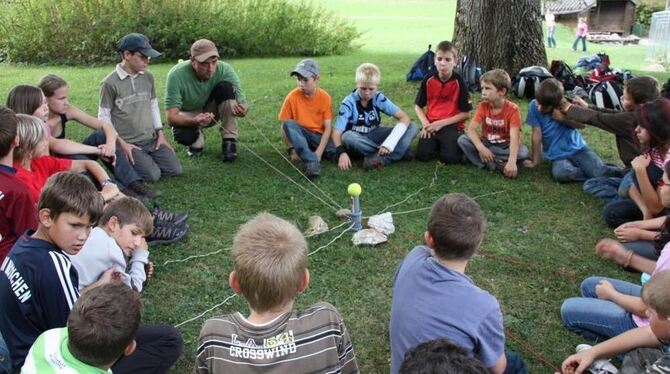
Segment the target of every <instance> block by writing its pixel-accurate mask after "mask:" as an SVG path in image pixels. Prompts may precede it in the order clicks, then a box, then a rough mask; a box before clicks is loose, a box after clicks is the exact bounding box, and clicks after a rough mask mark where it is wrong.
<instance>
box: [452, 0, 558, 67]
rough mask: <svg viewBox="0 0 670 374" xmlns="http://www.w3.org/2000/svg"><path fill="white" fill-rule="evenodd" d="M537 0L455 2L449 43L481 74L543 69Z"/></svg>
mask: <svg viewBox="0 0 670 374" xmlns="http://www.w3.org/2000/svg"><path fill="white" fill-rule="evenodd" d="M540 9H541V8H540V0H458V5H457V8H456V20H455V23H454V40H453V42H454V43H455V45H456V48H457V49H458V53H459V55H460V56H470V57H472V58H474V59H475V60H476V61H477V63H478V64H479V65H480V66H481V67H482V69H483V70H484V71H488V70H491V69H495V68H501V69H505V70H506V71H507V72H508V73H509V74H510V76H512V77H514V75H516V74H517V73H518V72H519V70H521V69H522V68H524V67H526V66H531V65H541V66H547V54H546V51H545V49H544V40H543V39H544V37H543V34H542V19H541V11H540Z"/></svg>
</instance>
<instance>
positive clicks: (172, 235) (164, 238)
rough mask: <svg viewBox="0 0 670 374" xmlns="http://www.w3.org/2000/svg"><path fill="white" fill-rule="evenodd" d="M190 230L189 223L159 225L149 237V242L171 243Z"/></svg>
mask: <svg viewBox="0 0 670 374" xmlns="http://www.w3.org/2000/svg"><path fill="white" fill-rule="evenodd" d="M187 232H188V224H187V223H184V224H181V225H170V226H158V227H154V231H153V232H152V233H151V235H150V236H148V237H147V244H149V245H156V244H170V243H174V242H176V241H177V240H179V239H181V238H183V237H184V235H186V233H187Z"/></svg>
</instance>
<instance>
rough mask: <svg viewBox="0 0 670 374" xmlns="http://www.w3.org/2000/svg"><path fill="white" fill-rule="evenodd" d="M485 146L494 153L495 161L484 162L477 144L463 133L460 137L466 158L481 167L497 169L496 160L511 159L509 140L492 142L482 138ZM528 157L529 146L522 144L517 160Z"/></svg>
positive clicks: (459, 141)
mask: <svg viewBox="0 0 670 374" xmlns="http://www.w3.org/2000/svg"><path fill="white" fill-rule="evenodd" d="M481 140H482V143H484V146H485V147H486V148H488V149H489V150H490V151H491V152H492V153H493V159H494V162H490V163H489V164H488V165H486V164H484V163H483V162H482V159H481V158H479V151H478V150H477V147H475V144H474V143H473V142H472V140H470V138H469V137H468V136H467V135H466V134H463V135H461V136H459V137H458V146H459V147H460V148H461V151H463V154H464V155H465V158H467V159H468V161H470V163H471V164H473V165H475V166H477V167H478V168H480V169H483V168H485V167H486V168H488V169H490V170H494V169H495V166H496V165H495V163H496V162H507V160H508V159H509V142H505V143H491V142H489V141H488V140H486V139H481ZM526 158H528V147H526V146H525V145H523V144H521V145H520V146H519V152H518V154H517V156H516V159H517V161H520V160H523V159H526Z"/></svg>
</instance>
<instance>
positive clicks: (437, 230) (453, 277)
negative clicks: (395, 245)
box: [390, 194, 526, 374]
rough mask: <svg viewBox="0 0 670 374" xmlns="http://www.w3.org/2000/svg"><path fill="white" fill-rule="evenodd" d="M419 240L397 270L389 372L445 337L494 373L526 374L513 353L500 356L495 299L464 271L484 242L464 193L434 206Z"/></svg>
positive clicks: (476, 211)
mask: <svg viewBox="0 0 670 374" xmlns="http://www.w3.org/2000/svg"><path fill="white" fill-rule="evenodd" d="M426 226H427V227H426V232H425V233H424V239H425V241H426V245H421V246H417V247H414V249H412V250H411V251H410V252H409V253H408V254H407V256H406V257H405V259H404V260H403V261H402V263H401V264H400V266H399V267H398V270H396V275H395V281H394V282H393V283H394V284H393V301H392V306H391V324H390V335H391V373H393V374H396V373H398V372H399V370H400V366H401V363H402V361H403V358H404V357H405V353H406V352H407V351H409V350H410V349H411V348H412V347H414V346H416V345H418V344H421V343H423V342H427V341H429V340H433V339H437V338H447V339H449V340H450V341H452V342H453V343H454V344H456V345H458V346H460V347H462V348H463V349H465V350H466V351H467V352H469V353H471V354H472V355H473V356H475V357H476V358H477V359H479V360H480V361H481V362H482V363H483V364H484V366H486V367H487V368H488V369H489V371H490V372H491V373H493V374H501V373H503V372H504V373H525V372H526V368H525V364H524V363H523V361H522V360H521V358H520V357H519V356H518V355H517V354H515V353H506V352H505V329H504V327H503V321H502V313H501V311H500V305H499V304H498V301H497V300H496V298H495V297H494V296H493V295H491V294H490V293H488V292H487V291H484V290H482V289H481V288H479V287H477V286H476V285H475V284H474V283H473V282H472V280H471V279H470V277H468V276H467V275H465V268H466V266H467V265H468V262H469V260H470V257H472V255H473V254H474V253H475V251H476V250H477V248H479V246H480V244H481V242H482V239H483V238H484V229H485V227H486V222H485V219H484V213H483V212H482V210H481V208H480V207H479V205H478V204H477V203H476V202H475V201H474V200H472V199H471V198H469V197H467V196H465V195H463V194H447V195H444V196H442V197H441V198H440V199H439V200H437V201H436V202H435V204H433V208H432V210H431V212H430V215H429V216H428V223H427V225H426Z"/></svg>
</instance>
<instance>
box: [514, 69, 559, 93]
mask: <svg viewBox="0 0 670 374" xmlns="http://www.w3.org/2000/svg"><path fill="white" fill-rule="evenodd" d="M553 77H554V76H553V75H551V73H550V72H549V70H547V68H545V67H543V66H528V67H525V68H523V69H521V70H520V71H519V74H517V75H516V77H514V82H513V83H512V92H514V94H515V95H516V96H517V97H519V98H526V99H534V98H535V92H536V91H537V89H538V88H539V87H540V82H542V81H543V80H545V79H547V78H553Z"/></svg>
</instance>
